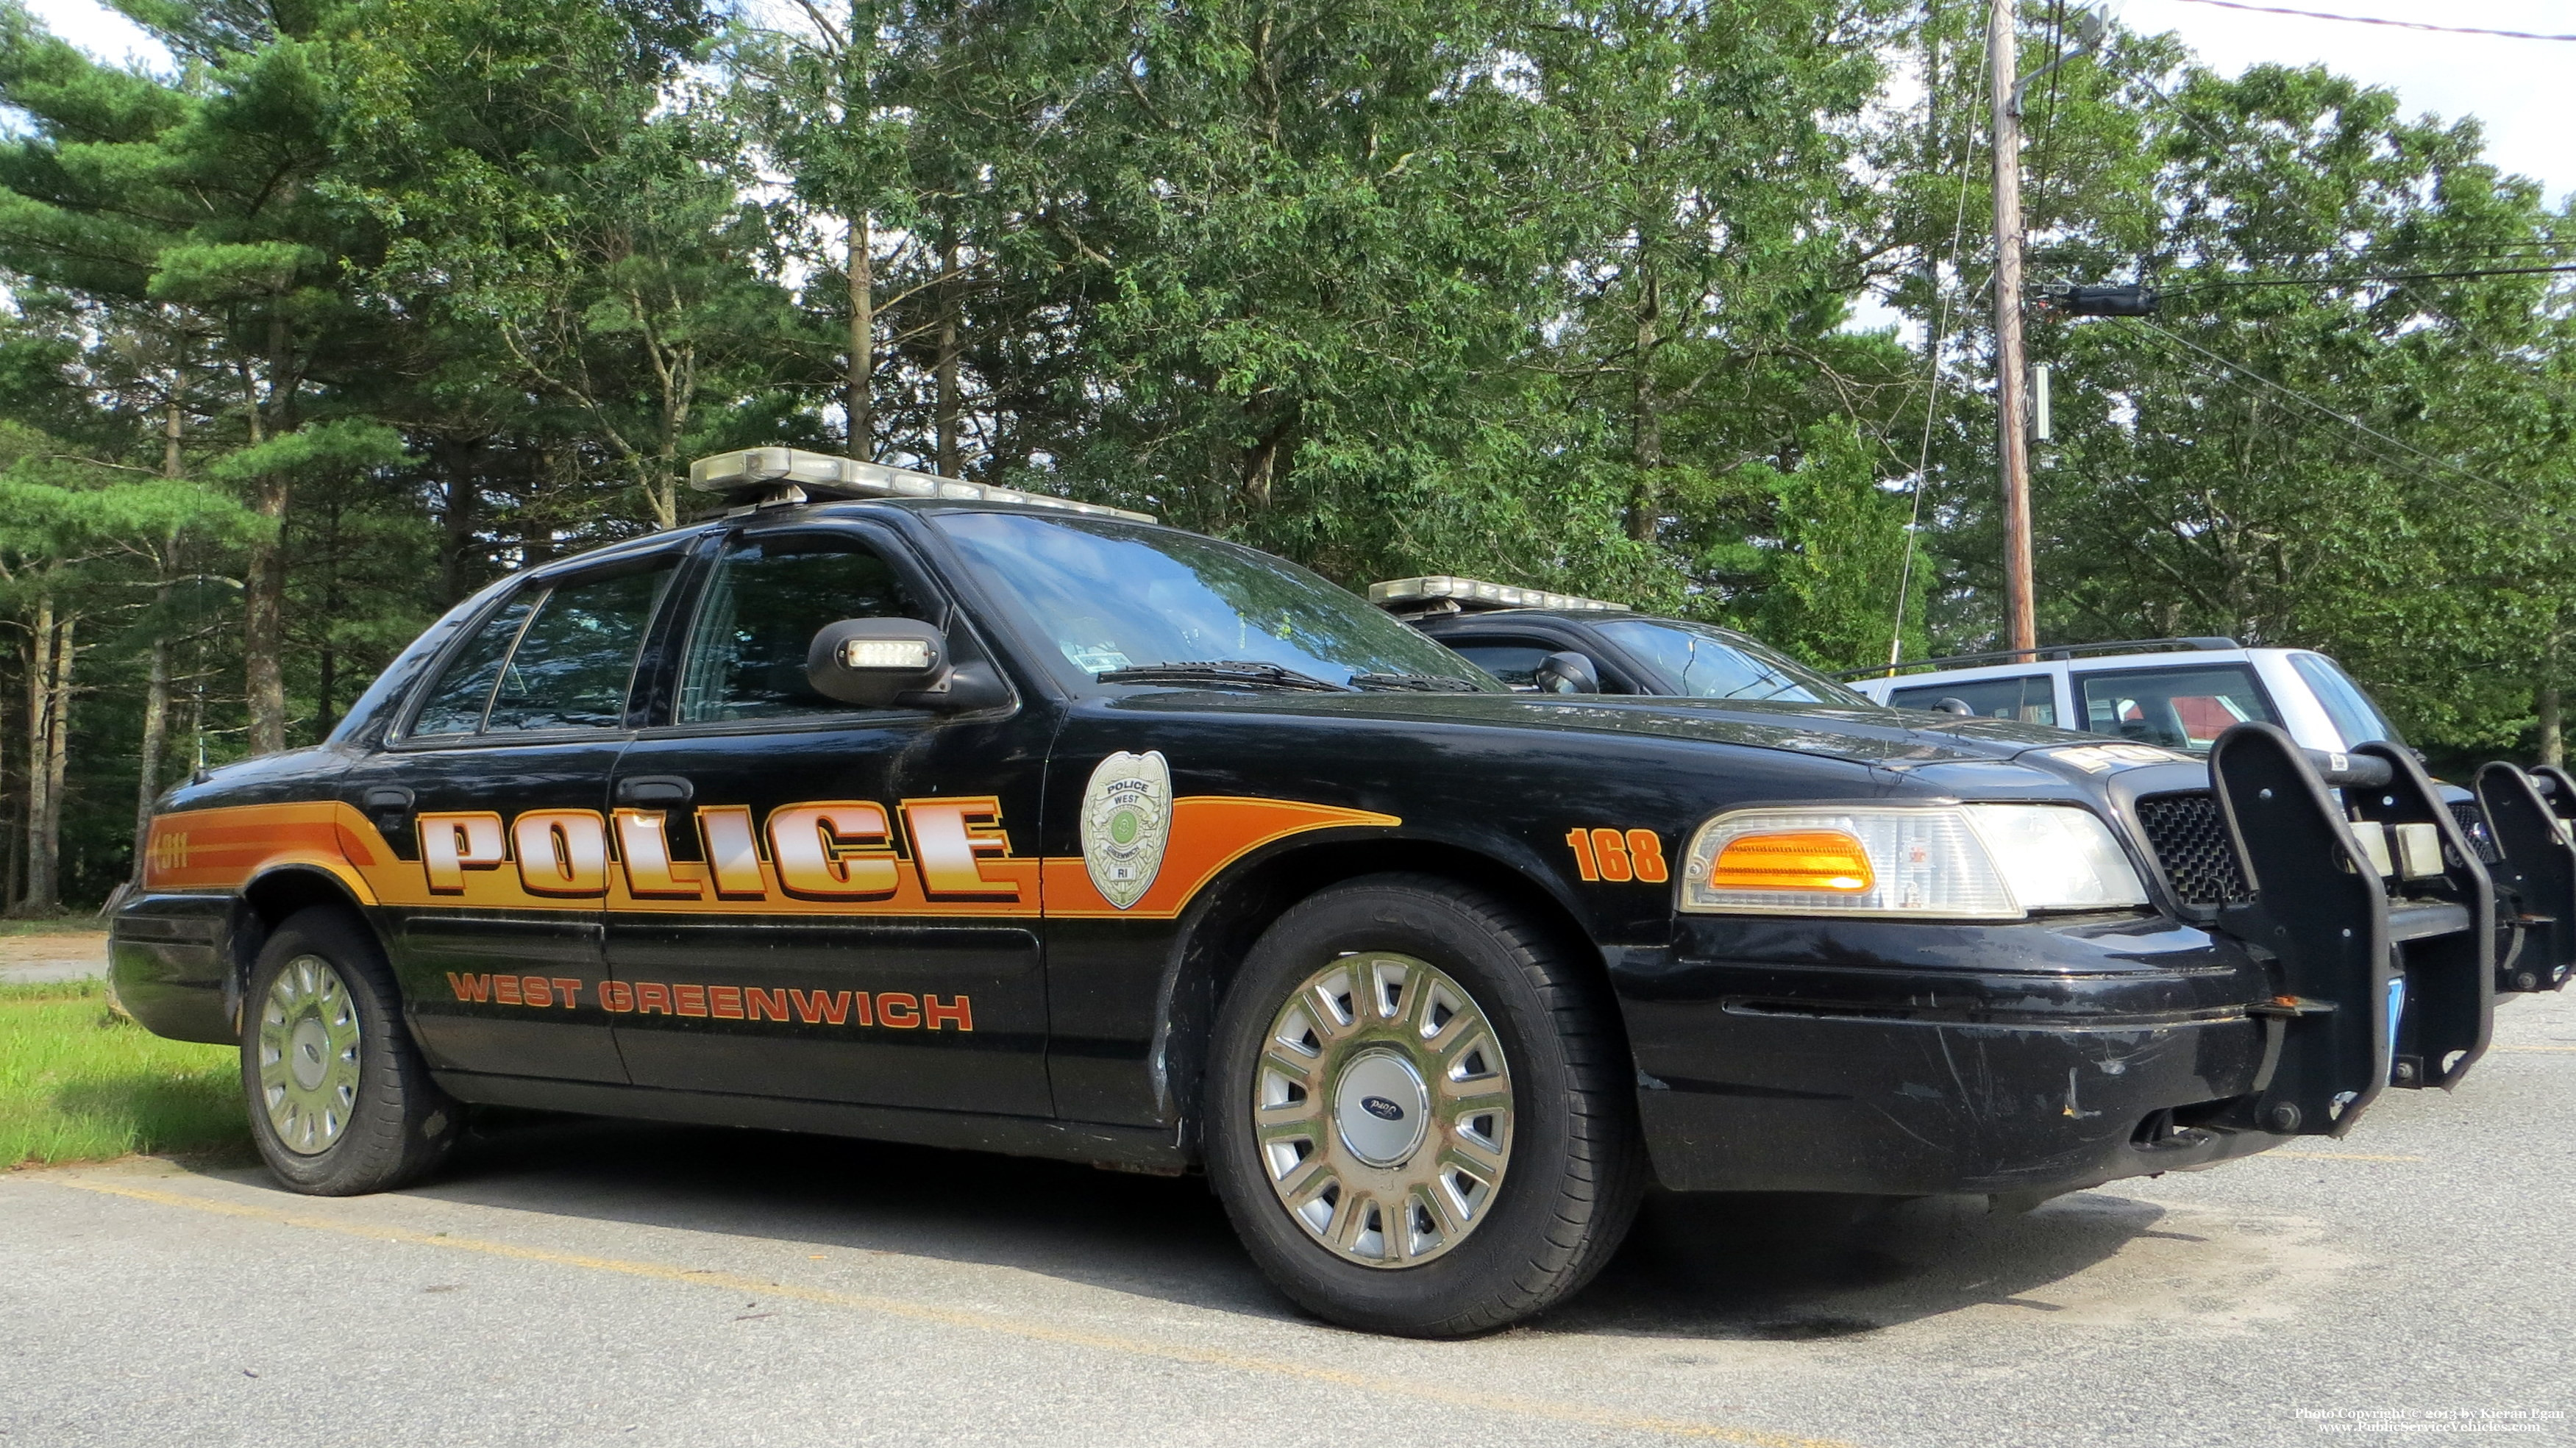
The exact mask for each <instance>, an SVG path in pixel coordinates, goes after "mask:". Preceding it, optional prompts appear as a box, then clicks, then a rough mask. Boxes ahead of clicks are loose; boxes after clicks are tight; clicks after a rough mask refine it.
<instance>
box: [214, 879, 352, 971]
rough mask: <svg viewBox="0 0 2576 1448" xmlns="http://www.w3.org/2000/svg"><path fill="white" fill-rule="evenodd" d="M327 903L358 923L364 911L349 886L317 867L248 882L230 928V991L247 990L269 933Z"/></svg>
mask: <svg viewBox="0 0 2576 1448" xmlns="http://www.w3.org/2000/svg"><path fill="white" fill-rule="evenodd" d="M316 905H328V906H333V907H336V908H338V909H342V910H346V911H348V912H349V914H350V915H351V916H352V917H354V918H355V919H357V920H358V921H359V923H360V924H362V925H363V924H364V923H365V921H366V914H365V912H364V911H362V910H360V909H359V908H358V901H357V898H356V897H355V896H353V895H351V894H350V893H349V888H348V887H347V886H346V885H343V884H341V883H340V882H339V881H337V880H335V879H333V878H331V877H330V876H329V875H326V874H324V873H323V872H322V871H320V870H312V869H304V868H300V867H294V866H290V867H288V868H286V869H282V870H272V871H270V872H269V873H268V874H265V875H262V876H260V877H259V878H258V879H256V880H253V881H251V882H250V888H248V889H246V890H244V891H242V907H243V909H242V917H241V920H240V922H239V925H238V926H237V927H236V928H235V929H234V931H233V992H234V996H235V999H236V1000H238V999H239V995H240V992H242V991H244V990H246V989H248V987H249V983H250V967H251V963H252V962H253V961H255V960H257V959H259V952H260V948H261V947H262V946H265V945H266V944H268V933H269V932H270V931H272V930H275V929H276V928H277V927H278V926H279V925H282V924H284V923H285V922H286V919H287V917H289V916H291V915H293V914H294V913H295V912H297V911H299V910H309V909H311V908H313V907H314V906H316Z"/></svg>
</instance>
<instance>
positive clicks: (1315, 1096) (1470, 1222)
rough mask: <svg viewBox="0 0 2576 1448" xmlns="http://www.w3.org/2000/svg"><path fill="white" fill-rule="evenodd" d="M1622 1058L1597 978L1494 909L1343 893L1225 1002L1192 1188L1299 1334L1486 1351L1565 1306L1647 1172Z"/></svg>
mask: <svg viewBox="0 0 2576 1448" xmlns="http://www.w3.org/2000/svg"><path fill="white" fill-rule="evenodd" d="M1480 1032H1481V1033H1482V1035H1483V1039H1484V1040H1485V1041H1486V1042H1487V1043H1488V1044H1487V1045H1486V1046H1484V1047H1479V1046H1478V1045H1477V1037H1478V1035H1479V1033H1480ZM1497 1057H1498V1058H1499V1059H1497ZM1626 1061H1627V1052H1626V1050H1625V1048H1624V1045H1623V1043H1622V1041H1621V1038H1620V1036H1619V1033H1618V1031H1617V1028H1616V1026H1615V1023H1614V1019H1613V1016H1612V1007H1611V1005H1610V1003H1609V1002H1608V1000H1607V999H1606V992H1605V991H1604V990H1603V989H1602V988H1601V986H1600V984H1599V983H1598V979H1597V977H1596V976H1595V975H1593V974H1592V973H1589V972H1587V971H1585V970H1584V969H1582V967H1581V966H1580V964H1579V963H1578V962H1577V961H1576V960H1574V959H1572V958H1571V957H1570V956H1569V954H1568V953H1567V952H1566V951H1564V950H1563V949H1561V948H1560V947H1558V946H1557V945H1556V944H1555V943H1554V942H1553V941H1551V940H1550V939H1549V938H1548V937H1547V936H1546V935H1545V934H1543V933H1542V932H1540V931H1538V930H1536V929H1534V928H1532V926H1531V925H1530V924H1529V922H1527V921H1526V920H1524V919H1522V918H1521V917H1519V916H1518V915H1516V914H1514V913H1513V912H1512V911H1511V910H1510V909H1509V908H1508V907H1506V906H1504V905H1503V904H1501V903H1500V902H1499V901H1496V900H1495V899H1493V898H1492V897H1490V896H1488V895H1486V894H1484V893H1483V892H1481V891H1478V890H1475V889H1472V888H1469V887H1467V886H1463V885H1460V884H1457V883H1456V882H1453V881H1449V880H1444V879H1440V878H1437V877H1432V876H1422V875H1374V876H1369V877H1366V878H1363V879H1359V880H1353V881H1350V882H1347V883H1345V884H1341V885H1337V886H1334V887H1332V888H1330V889H1327V890H1325V891H1322V892H1320V893H1318V894H1316V895H1314V896H1312V897H1310V898H1308V899H1306V900H1304V901H1302V902H1300V903H1299V904H1297V905H1296V906H1294V907H1292V908H1291V909H1290V910H1289V911H1288V912H1287V913H1286V914H1285V915H1283V916H1281V917H1280V918H1279V920H1278V921H1277V922H1276V923H1275V924H1273V925H1272V926H1271V927H1270V929H1269V930H1268V931H1267V932H1265V933H1264V934H1263V935H1262V937H1261V939H1260V940H1259V941H1257V942H1256V943H1255V944H1254V945H1253V948H1252V950H1251V953H1250V954H1249V955H1248V956H1247V957H1246V959H1245V961H1244V964H1243V968H1242V970H1241V972H1240V973H1239V974H1238V975H1237V976H1236V978H1235V980H1234V982H1233V984H1232V985H1231V986H1230V987H1229V988H1228V989H1227V991H1226V997H1225V1003H1224V1005H1223V1007H1222V1008H1221V1009H1220V1011H1219V1012H1218V1018H1217V1026H1216V1038H1215V1041H1214V1043H1213V1051H1212V1055H1211V1060H1210V1062H1209V1070H1208V1074H1207V1080H1206V1084H1205V1097H1204V1100H1203V1101H1202V1103H1201V1108H1202V1115H1201V1118H1200V1119H1201V1121H1202V1123H1203V1127H1202V1135H1203V1141H1204V1150H1205V1155H1206V1158H1207V1166H1208V1174H1209V1176H1210V1177H1211V1178H1212V1180H1213V1182H1214V1184H1215V1186H1216V1189H1217V1194H1218V1195H1219V1196H1220V1197H1221V1198H1222V1199H1223V1200H1224V1202H1225V1207H1226V1213H1227V1215H1228V1216H1229V1217H1230V1218H1231V1219H1232V1220H1233V1223H1234V1228H1235V1231H1236V1233H1237V1234H1238V1235H1240V1236H1241V1237H1242V1239H1243V1242H1244V1245H1245V1247H1246V1248H1248V1249H1249V1250H1250V1251H1251V1253H1252V1256H1253V1258H1254V1260H1255V1261H1257V1262H1258V1263H1259V1264H1260V1265H1261V1268H1262V1270H1263V1271H1264V1272H1266V1273H1268V1274H1269V1277H1270V1279H1271V1281H1273V1282H1274V1283H1276V1284H1278V1286H1279V1288H1280V1290H1281V1291H1283V1292H1285V1293H1287V1294H1288V1296H1290V1297H1291V1298H1293V1299H1295V1300H1296V1301H1297V1303H1298V1304H1299V1305H1301V1306H1303V1307H1305V1308H1306V1309H1307V1310H1308V1311H1310V1312H1313V1313H1315V1314H1316V1315H1317V1316H1320V1317H1324V1318H1327V1319H1329V1320H1331V1321H1333V1322H1337V1323H1341V1324H1343V1325H1345V1326H1348V1327H1355V1328H1362V1329H1365V1330H1368V1331H1373V1332H1385V1333H1395V1334H1401V1335H1404V1336H1412V1337H1459V1336H1465V1335H1468V1334H1471V1333H1479V1332H1487V1331H1491V1330H1493V1329H1495V1328H1499V1327H1502V1326H1505V1325H1506V1324H1509V1323H1512V1322H1515V1321H1518V1320H1520V1319H1522V1318H1525V1317H1528V1316H1530V1315H1532V1314H1534V1313H1538V1312H1542V1311H1545V1310H1546V1309H1547V1308H1549V1307H1551V1306H1553V1305H1555V1304H1556V1303H1558V1302H1560V1301H1562V1300H1564V1299H1565V1298H1566V1297H1567V1296H1569V1295H1570V1294H1572V1293H1573V1292H1575V1291H1576V1290H1578V1289H1580V1288H1581V1287H1582V1286H1583V1285H1584V1284H1585V1283H1587V1282H1589V1281H1590V1280H1591V1279H1592V1276H1593V1274H1594V1273H1596V1272H1598V1271H1600V1269H1601V1267H1602V1264H1604V1263H1605V1262H1607V1261H1608V1260H1609V1258H1610V1255H1611V1253H1612V1252H1613V1251H1615V1250H1616V1249H1617V1248H1618V1245H1619V1242H1620V1240H1621V1239H1622V1238H1623V1237H1625V1236H1626V1235H1627V1232H1628V1226H1629V1223H1630V1222H1631V1221H1632V1220H1633V1219H1634V1217H1635V1215H1636V1209H1637V1200H1638V1197H1639V1195H1640V1193H1641V1191H1642V1188H1643V1183H1644V1176H1645V1166H1644V1153H1643V1150H1642V1148H1641V1147H1640V1144H1639V1140H1638V1133H1637V1126H1636V1103H1635V1099H1634V1096H1633V1091H1634V1080H1635V1078H1634V1076H1633V1075H1632V1074H1631V1072H1630V1071H1629V1069H1628V1068H1627V1065H1626ZM1444 1083H1445V1084H1444ZM1256 1093H1259V1094H1257V1095H1256ZM1415 1117H1418V1118H1419V1119H1418V1120H1410V1121H1409V1120H1408V1118H1415ZM1327 1178H1330V1179H1331V1180H1330V1184H1329V1185H1328V1184H1326V1179H1327ZM1372 1213H1374V1215H1372Z"/></svg>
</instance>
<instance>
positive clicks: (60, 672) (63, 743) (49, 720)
mask: <svg viewBox="0 0 2576 1448" xmlns="http://www.w3.org/2000/svg"><path fill="white" fill-rule="evenodd" d="M79 621H80V617H79V615H77V614H66V615H64V617H63V620H62V621H61V622H60V623H57V624H55V625H54V691H53V697H52V698H51V699H50V700H48V701H47V706H46V711H45V712H46V719H45V830H44V834H43V836H42V837H41V838H40V839H39V840H38V842H37V850H36V854H35V861H36V863H38V864H40V865H42V866H43V867H44V872H45V895H44V898H43V899H42V900H39V901H31V902H29V903H30V904H32V905H37V906H40V907H41V908H43V909H45V910H46V911H48V912H49V913H50V912H57V911H60V910H61V909H62V908H63V904H62V882H63V780H64V777H65V775H66V774H68V773H69V770H70V765H71V744H72V661H73V660H74V659H75V658H77V657H78V655H77V654H75V653H74V652H73V649H72V625H74V624H76V623H78V622H79Z"/></svg>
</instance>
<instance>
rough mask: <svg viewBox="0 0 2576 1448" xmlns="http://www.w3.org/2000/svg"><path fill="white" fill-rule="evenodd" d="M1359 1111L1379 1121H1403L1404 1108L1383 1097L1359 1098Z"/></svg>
mask: <svg viewBox="0 0 2576 1448" xmlns="http://www.w3.org/2000/svg"><path fill="white" fill-rule="evenodd" d="M1360 1110H1362V1111H1365V1112H1367V1113H1368V1114H1369V1115H1371V1116H1374V1117H1376V1118H1377V1119H1378V1120H1380V1121H1402V1120H1403V1119H1404V1108H1403V1107H1401V1106H1398V1105H1396V1104H1395V1103H1394V1102H1392V1101H1389V1100H1387V1099H1386V1098H1385V1097H1383V1096H1363V1097H1361V1098H1360Z"/></svg>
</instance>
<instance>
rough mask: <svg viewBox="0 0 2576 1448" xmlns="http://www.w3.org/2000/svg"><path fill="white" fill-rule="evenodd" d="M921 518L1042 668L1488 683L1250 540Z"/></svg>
mask: <svg viewBox="0 0 2576 1448" xmlns="http://www.w3.org/2000/svg"><path fill="white" fill-rule="evenodd" d="M932 517H933V519H934V521H935V523H936V526H937V527H938V528H939V531H940V532H942V533H944V534H946V535H947V536H948V538H949V539H950V540H951V541H952V542H954V543H955V544H956V546H957V549H958V551H959V552H961V553H963V554H964V555H965V556H966V559H967V561H968V562H969V563H971V564H973V565H974V566H975V568H976V570H977V573H978V574H979V576H980V577H982V578H983V580H984V581H985V583H986V584H987V586H989V587H990V588H991V589H992V590H993V592H994V593H995V594H996V595H998V596H999V597H1000V598H1001V600H1002V602H1003V603H1004V605H1005V606H1006V607H1008V608H1009V609H1010V610H1011V612H1012V613H1013V614H1014V615H1016V622H1017V623H1018V624H1019V625H1020V627H1021V628H1022V629H1023V630H1025V631H1026V633H1027V634H1028V635H1029V637H1030V638H1031V639H1032V640H1033V641H1037V642H1038V643H1039V644H1040V645H1041V647H1043V648H1044V649H1045V650H1046V651H1047V652H1048V653H1049V654H1051V655H1052V656H1053V657H1052V659H1051V660H1050V662H1051V663H1052V664H1054V665H1056V666H1058V667H1059V668H1060V669H1061V670H1062V671H1063V672H1064V673H1065V674H1067V675H1070V676H1071V677H1074V678H1079V679H1083V680H1090V679H1094V678H1096V677H1098V676H1099V675H1101V674H1105V673H1111V672H1114V671H1117V670H1124V669H1151V668H1154V667H1157V666H1162V665H1173V664H1207V663H1220V662H1232V663H1249V664H1256V665H1271V666H1275V667H1277V668H1280V669H1286V670H1291V671H1293V672H1295V673H1298V674H1302V675H1305V676H1307V677H1309V678H1313V679H1317V680H1320V681H1322V682H1324V683H1326V684H1349V683H1350V682H1351V681H1352V680H1353V679H1354V678H1359V677H1360V676H1363V675H1369V676H1381V677H1383V676H1405V677H1408V678H1413V679H1434V680H1442V681H1455V685H1454V686H1456V687H1462V688H1472V689H1475V690H1478V691H1488V690H1491V689H1493V688H1494V687H1495V684H1494V682H1493V680H1492V679H1490V678H1488V677H1487V676H1486V675H1485V674H1484V673H1483V672H1481V671H1480V670H1478V669H1477V668H1476V667H1475V666H1474V665H1472V664H1470V663H1468V662H1466V661H1465V660H1464V659H1461V658H1459V657H1458V656H1457V655H1456V654H1453V653H1451V652H1449V651H1448V650H1447V649H1444V648H1442V647H1441V646H1440V645H1438V644H1435V643H1433V642H1432V641H1431V640H1429V639H1427V638H1424V637H1423V636H1422V635H1420V634H1418V633H1415V632H1414V631H1413V630H1412V629H1410V628H1407V627H1405V626H1404V625H1403V624H1401V623H1398V622H1396V621H1395V620H1394V619H1392V618H1389V617H1388V616H1387V615H1386V614H1385V613H1383V612H1382V611H1380V610H1378V609H1376V608H1372V607H1370V606H1369V604H1368V602H1367V601H1366V600H1364V599H1361V598H1359V597H1358V596H1357V595H1354V594H1352V593H1351V592H1349V591H1348V590H1346V589H1341V588H1336V587H1334V586H1333V585H1332V584H1330V583H1327V582H1326V581H1324V580H1323V579H1321V578H1318V577H1316V576H1315V575H1314V574H1312V573H1309V572H1307V571H1306V570H1305V569H1302V568H1299V567H1297V566H1296V565H1295V564H1293V563H1288V562H1285V561H1283V560H1281V559H1277V558H1272V557H1270V556H1268V555H1267V554H1262V553H1256V552H1254V551H1252V550H1251V549H1249V548H1238V547H1236V546H1235V545H1233V544H1231V543H1220V542H1218V541H1217V540H1216V539H1214V538H1205V537H1201V536H1199V535H1197V534H1195V533H1182V532H1176V531H1173V530H1169V529H1162V528H1147V527H1140V526H1136V525H1133V524H1128V523H1116V522H1110V521H1107V520H1104V519H1095V518H1045V517H1037V516H1033V515H1030V514H1026V513H964V512H959V513H937V514H933V515H932ZM1366 682H1367V681H1363V686H1365V684H1366Z"/></svg>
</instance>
